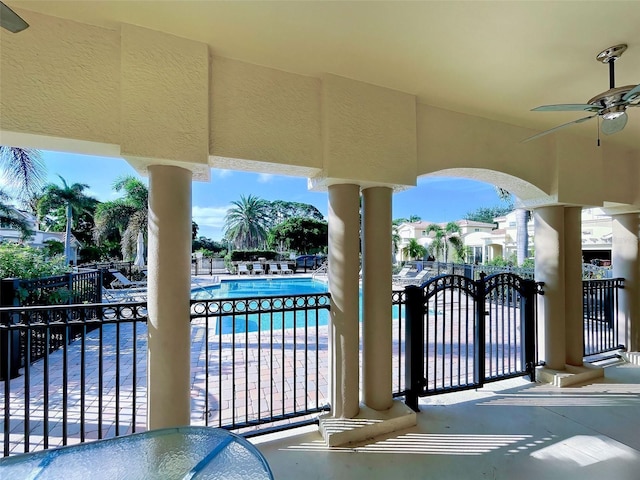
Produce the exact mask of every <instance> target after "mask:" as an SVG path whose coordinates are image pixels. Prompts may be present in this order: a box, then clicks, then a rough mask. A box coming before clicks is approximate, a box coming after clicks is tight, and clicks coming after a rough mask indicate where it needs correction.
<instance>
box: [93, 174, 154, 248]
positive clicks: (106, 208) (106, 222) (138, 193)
mask: <svg viewBox="0 0 640 480" xmlns="http://www.w3.org/2000/svg"><path fill="white" fill-rule="evenodd" d="M113 189H114V190H115V191H116V192H121V191H124V196H123V197H122V198H119V199H117V200H113V201H110V202H104V203H101V204H100V205H98V208H96V215H95V221H96V227H95V230H94V237H95V239H96V240H97V241H98V242H99V243H103V242H105V241H107V240H113V239H114V238H119V239H120V252H121V254H122V258H123V259H132V258H133V257H134V255H135V252H136V242H137V239H138V233H139V232H142V234H143V236H144V237H145V239H146V232H147V222H148V216H149V189H148V188H147V186H146V185H145V184H144V183H143V182H142V181H141V180H140V179H138V178H136V177H133V176H130V175H127V176H124V177H120V178H118V179H116V181H115V182H114V184H113Z"/></svg>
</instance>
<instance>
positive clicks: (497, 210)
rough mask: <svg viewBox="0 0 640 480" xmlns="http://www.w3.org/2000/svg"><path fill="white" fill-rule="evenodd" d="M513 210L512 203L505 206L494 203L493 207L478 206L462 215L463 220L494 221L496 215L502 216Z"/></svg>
mask: <svg viewBox="0 0 640 480" xmlns="http://www.w3.org/2000/svg"><path fill="white" fill-rule="evenodd" d="M511 210H513V205H511V204H509V205H506V206H500V205H496V206H494V207H480V208H476V209H475V210H473V211H471V212H467V214H466V215H465V216H464V219H465V220H470V221H473V222H483V223H495V221H494V219H495V218H496V217H502V216H504V215H506V214H507V213H509V212H511Z"/></svg>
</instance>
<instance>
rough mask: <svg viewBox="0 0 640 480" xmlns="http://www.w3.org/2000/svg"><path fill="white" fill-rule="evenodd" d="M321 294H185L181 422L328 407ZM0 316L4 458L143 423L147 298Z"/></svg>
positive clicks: (270, 417) (274, 423)
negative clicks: (187, 388) (187, 378)
mask: <svg viewBox="0 0 640 480" xmlns="http://www.w3.org/2000/svg"><path fill="white" fill-rule="evenodd" d="M329 302H330V300H329V295H328V294H312V295H295V296H287V297H282V296H277V297H275V296H274V297H264V298H260V299H233V300H206V301H203V300H193V301H192V302H191V324H192V328H191V345H192V351H191V356H192V366H191V375H192V378H191V397H192V411H191V424H192V425H213V426H218V427H222V428H227V429H233V430H236V431H243V432H247V431H248V430H255V429H257V427H258V426H261V428H260V430H261V431H266V430H268V429H269V428H280V427H281V425H282V424H292V423H293V422H294V421H296V422H304V421H310V420H312V419H311V417H312V414H315V413H317V412H320V411H324V410H328V406H327V403H328V400H327V398H328V382H327V372H328V357H327V353H328V352H327V347H328V326H327V324H328V320H329V319H328V310H329ZM0 317H2V318H3V321H2V322H1V324H0V341H1V346H0V355H2V356H3V357H6V358H7V359H8V361H6V362H5V364H4V366H3V368H4V369H5V371H4V372H3V373H4V375H5V376H6V378H7V380H6V381H0V412H1V413H0V415H1V417H0V433H1V434H2V440H1V442H2V451H3V455H5V456H6V455H10V454H14V453H23V452H29V451H34V450H39V449H46V448H50V447H56V446H61V445H67V444H69V443H77V442H84V441H88V440H91V439H99V438H109V437H114V436H119V435H123V434H128V433H133V432H136V431H143V430H144V429H145V428H146V408H147V383H146V382H147V380H146V379H147V375H146V372H147V310H146V303H121V304H87V305H65V306H55V307H53V306H49V307H15V308H3V309H0ZM20 338H23V339H25V340H24V342H22V343H21V342H20ZM34 338H38V339H42V342H43V343H42V346H41V347H39V348H41V351H40V352H39V353H38V355H33V354H32V351H33V345H32V344H33V343H34V342H33V339H34ZM54 342H57V347H58V348H57V349H53V348H52V344H53V343H54ZM16 349H18V350H19V351H20V354H19V355H18V357H19V358H21V357H23V358H24V360H23V361H20V364H21V368H20V369H16V368H14V365H13V364H12V362H11V359H12V358H14V357H15V355H14V353H15V350H16ZM36 357H39V359H38V360H36Z"/></svg>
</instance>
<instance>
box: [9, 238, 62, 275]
mask: <svg viewBox="0 0 640 480" xmlns="http://www.w3.org/2000/svg"><path fill="white" fill-rule="evenodd" d="M69 271H70V269H69V267H68V266H67V265H65V262H64V257H63V256H62V255H55V256H53V257H47V256H46V254H45V251H44V250H41V249H38V248H33V247H28V246H25V245H19V244H15V243H0V278H21V279H23V280H28V279H32V278H40V277H50V276H53V275H61V274H63V273H68V272H69Z"/></svg>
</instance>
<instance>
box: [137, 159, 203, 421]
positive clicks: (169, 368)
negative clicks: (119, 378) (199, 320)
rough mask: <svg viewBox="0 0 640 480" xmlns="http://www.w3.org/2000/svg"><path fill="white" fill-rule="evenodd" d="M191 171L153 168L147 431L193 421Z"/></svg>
mask: <svg viewBox="0 0 640 480" xmlns="http://www.w3.org/2000/svg"><path fill="white" fill-rule="evenodd" d="M191 175H192V174H191V171H189V170H186V169H183V168H180V167H173V166H165V165H155V166H151V167H149V234H148V237H149V247H148V266H149V272H148V274H149V282H148V285H149V287H148V290H149V294H148V308H149V322H148V328H149V353H148V367H147V392H148V393H147V394H148V399H147V405H148V410H147V427H148V428H150V429H151V428H163V427H174V426H179V425H188V424H189V417H190V391H189V389H190V381H189V379H190V332H191V326H190V323H189V299H190V292H189V286H190V275H191V270H190V260H191Z"/></svg>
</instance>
